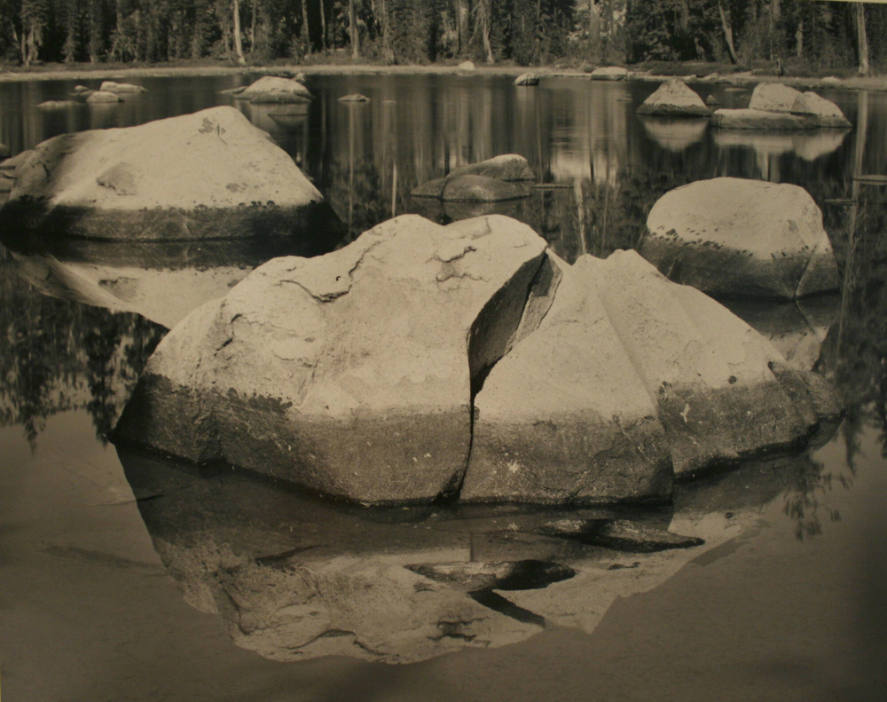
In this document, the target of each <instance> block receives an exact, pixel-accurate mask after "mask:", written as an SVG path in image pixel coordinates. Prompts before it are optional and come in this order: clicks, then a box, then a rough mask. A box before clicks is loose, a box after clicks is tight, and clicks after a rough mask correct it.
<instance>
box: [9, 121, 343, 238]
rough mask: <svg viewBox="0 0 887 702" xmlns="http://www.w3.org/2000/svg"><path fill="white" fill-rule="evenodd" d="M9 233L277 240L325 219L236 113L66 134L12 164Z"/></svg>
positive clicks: (291, 167)
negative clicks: (14, 167) (253, 237)
mask: <svg viewBox="0 0 887 702" xmlns="http://www.w3.org/2000/svg"><path fill="white" fill-rule="evenodd" d="M15 173H16V183H15V186H14V188H13V190H12V192H11V193H10V198H9V201H8V202H7V203H6V205H5V206H4V207H3V209H2V211H0V217H2V218H3V219H4V221H5V222H7V223H8V226H9V230H10V231H22V232H25V231H30V232H37V233H45V234H47V235H51V236H56V237H58V236H59V232H64V233H65V235H69V236H82V237H91V238H100V239H144V240H170V239H202V238H226V237H234V238H240V237H251V236H258V235H261V236H266V237H270V236H282V235H292V234H295V233H298V232H299V231H300V230H301V229H304V228H305V227H307V226H315V225H317V224H319V223H320V222H321V221H322V220H327V219H328V218H329V217H330V213H329V211H328V208H325V207H324V206H322V205H321V200H322V196H321V194H320V193H319V192H318V191H317V189H316V188H315V187H314V186H313V185H312V184H311V183H310V182H309V181H308V179H307V178H306V177H305V176H304V175H303V174H302V172H301V171H300V170H299V168H298V167H297V166H296V165H295V163H293V160H292V158H290V156H289V155H288V154H287V153H286V152H285V151H283V150H282V149H280V148H279V147H277V146H276V145H274V144H273V143H272V142H271V141H270V139H269V138H268V136H267V134H266V133H264V132H262V131H261V130H259V129H256V128H255V127H254V126H253V125H252V124H250V122H249V121H248V120H247V119H246V117H244V116H243V115H242V114H241V113H240V112H239V111H238V110H236V109H234V108H232V107H214V108H210V109H208V110H203V111H201V112H196V113H194V114H190V115H183V116H180V117H172V118H169V119H163V120H158V121H155V122H149V123H147V124H143V125H140V126H137V127H128V128H123V129H104V130H91V131H85V132H79V133H74V134H65V135H61V136H58V137H54V138H52V139H49V140H47V141H45V142H43V143H41V144H39V145H38V146H37V147H36V148H35V149H34V151H33V153H31V154H29V156H28V158H27V159H25V160H24V161H23V162H21V163H19V164H18V166H17V168H16V171H15Z"/></svg>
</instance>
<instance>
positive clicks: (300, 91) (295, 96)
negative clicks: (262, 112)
mask: <svg viewBox="0 0 887 702" xmlns="http://www.w3.org/2000/svg"><path fill="white" fill-rule="evenodd" d="M311 97H312V96H311V91H310V90H308V88H306V87H305V86H304V85H302V84H301V83H300V82H299V81H297V80H293V79H292V78H282V77H280V76H263V77H262V78H259V80H257V81H256V82H255V83H253V84H251V85H249V86H247V87H246V88H244V89H243V90H241V91H239V92H238V93H237V98H238V99H243V100H249V101H250V102H254V103H269V102H273V103H285V102H307V101H308V100H311Z"/></svg>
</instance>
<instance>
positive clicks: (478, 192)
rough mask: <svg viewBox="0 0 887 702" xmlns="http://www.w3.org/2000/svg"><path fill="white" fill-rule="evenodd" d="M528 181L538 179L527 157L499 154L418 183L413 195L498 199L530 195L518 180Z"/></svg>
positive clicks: (442, 198)
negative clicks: (442, 176)
mask: <svg viewBox="0 0 887 702" xmlns="http://www.w3.org/2000/svg"><path fill="white" fill-rule="evenodd" d="M529 180H535V175H534V174H533V169H532V168H530V164H529V163H528V162H527V159H526V158H524V157H523V156H521V155H520V154H500V155H498V156H494V157H493V158H488V159H486V160H484V161H479V162H478V163H471V164H468V165H466V166H460V167H459V168H455V169H453V170H452V171H451V172H450V173H449V174H448V175H447V176H446V177H444V178H437V179H435V180H431V181H428V182H427V183H423V184H422V185H419V186H417V187H416V188H414V189H413V191H412V192H411V193H410V194H411V195H412V196H413V197H434V198H438V199H440V200H443V201H447V202H449V201H452V202H498V201H502V200H514V199H519V198H524V197H527V196H528V195H529V190H528V189H527V188H525V187H522V186H520V185H517V184H516V183H517V182H520V181H529Z"/></svg>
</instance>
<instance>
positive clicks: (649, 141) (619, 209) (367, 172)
mask: <svg viewBox="0 0 887 702" xmlns="http://www.w3.org/2000/svg"><path fill="white" fill-rule="evenodd" d="M140 82H141V83H142V84H143V85H144V86H145V87H146V88H148V93H147V94H145V95H143V96H138V97H135V98H132V99H129V100H127V101H126V102H125V103H122V104H119V105H112V106H106V105H99V106H85V105H76V106H71V107H70V108H67V109H64V110H61V111H52V112H45V111H41V110H39V109H38V108H37V107H36V106H37V105H38V104H39V103H40V102H42V101H44V100H53V99H64V98H66V97H67V95H68V93H69V92H70V91H71V89H72V88H73V87H74V84H75V83H74V81H34V82H28V83H6V84H3V83H0V141H2V142H4V143H6V144H8V145H10V147H11V148H12V150H13V153H17V152H19V151H21V150H23V149H26V148H30V147H32V146H34V145H35V144H37V143H39V142H40V141H42V140H43V139H46V138H48V137H50V136H53V135H55V134H59V133H63V132H67V131H75V130H82V129H88V128H96V127H110V126H127V125H133V124H139V123H142V122H145V121H148V120H151V119H156V118H161V117H166V116H171V115H176V114H182V113H187V112H192V111H195V110H198V109H201V108H204V107H209V106H212V105H217V104H235V103H233V102H232V101H231V100H230V99H229V98H226V97H225V96H223V95H221V94H220V91H221V90H223V89H225V88H230V87H233V86H236V85H239V84H242V83H245V82H248V79H247V78H246V77H220V78H201V79H182V78H177V79H159V78H157V79H144V80H142V81H140ZM309 85H310V87H311V89H312V91H313V92H314V93H315V95H316V99H315V100H314V101H313V102H312V103H311V104H310V105H308V106H305V107H304V108H303V109H302V110H294V111H292V112H291V114H289V115H288V116H287V117H286V119H281V118H279V117H278V118H277V119H275V118H274V117H272V116H271V115H270V114H269V109H267V108H264V107H257V106H252V105H246V104H238V106H239V107H240V109H242V110H243V111H244V112H245V114H246V115H247V116H248V117H249V118H250V119H251V120H252V121H253V123H255V124H256V125H258V126H260V127H262V128H263V129H265V130H267V131H268V132H269V133H270V134H271V135H272V136H273V138H274V139H275V140H276V141H277V142H278V143H279V144H280V145H281V146H282V147H283V148H285V149H286V150H287V151H288V152H289V153H290V154H291V155H292V156H293V158H294V159H295V160H296V161H297V163H299V165H300V166H301V167H302V169H303V170H304V171H305V172H306V173H307V174H308V175H309V177H310V178H311V179H312V180H313V181H314V182H315V184H316V185H317V186H318V188H319V189H320V190H321V192H323V194H324V195H325V196H326V197H327V199H328V200H329V201H330V203H331V204H332V206H333V208H334V209H335V210H336V212H337V214H338V215H339V217H340V218H341V219H342V220H343V222H345V223H346V224H347V225H348V226H347V231H348V234H347V235H346V236H345V238H346V239H348V238H352V237H354V236H356V235H358V234H359V233H360V232H362V231H364V230H365V229H367V228H368V227H370V226H372V225H373V224H375V223H377V222H379V221H381V220H383V219H386V218H388V217H390V216H391V215H392V214H400V213H403V212H420V213H422V214H425V215H426V216H429V217H432V218H434V219H436V220H438V221H441V222H445V221H449V220H451V219H457V218H461V217H464V216H469V215H471V214H479V213H482V212H483V211H486V210H482V209H480V210H469V209H459V208H447V209H444V208H442V207H437V209H429V208H428V206H427V204H426V203H423V202H421V201H413V200H411V199H410V197H409V192H410V190H411V189H412V188H413V187H415V186H416V185H417V184H419V183H422V182H425V181H426V180H429V179H431V178H436V177H440V176H442V175H444V174H445V173H446V172H448V171H449V170H450V169H452V168H454V167H456V166H459V165H462V164H465V163H470V162H473V161H477V160H480V159H483V158H488V157H490V156H494V155H496V154H499V153H506V152H518V153H521V154H523V155H525V156H526V157H527V158H528V159H529V161H530V163H531V164H532V165H533V167H534V169H535V170H536V173H537V174H538V176H539V178H538V180H539V182H538V183H537V187H535V188H534V189H533V192H532V195H531V197H530V198H528V199H527V200H525V201H521V202H519V203H517V204H514V203H511V204H506V205H504V206H502V207H500V208H499V209H496V210H495V211H499V212H503V213H506V214H511V215H513V216H515V217H518V218H520V219H522V220H524V221H526V222H528V223H529V224H531V225H532V226H533V227H534V228H535V229H536V230H537V231H538V232H540V233H541V234H542V235H543V236H545V238H546V239H548V240H549V242H550V243H551V245H552V247H553V248H554V249H555V250H556V251H557V252H558V253H560V254H561V255H563V256H564V257H566V258H568V259H570V260H572V259H575V257H576V256H577V255H579V254H582V253H592V254H595V255H606V254H608V253H609V252H610V251H612V250H614V249H616V248H631V247H633V246H634V245H635V244H636V243H637V241H638V236H639V234H640V232H641V231H642V229H643V225H644V220H645V217H646V213H647V212H648V211H649V209H650V207H651V206H652V204H653V203H654V202H655V201H656V199H657V198H658V197H659V196H660V195H662V194H663V193H664V192H666V191H667V190H669V189H671V188H673V187H675V186H677V185H680V184H683V183H686V182H689V181H693V180H697V179H701V178H708V177H713V176H716V175H730V176H742V177H753V178H763V179H767V180H772V181H781V182H792V183H796V184H799V185H802V186H803V187H805V188H806V189H807V190H808V191H809V192H810V193H811V194H812V195H813V197H814V199H815V200H816V201H817V203H818V204H819V205H820V207H821V208H822V209H823V213H824V217H825V223H826V229H827V230H828V232H829V235H830V236H831V238H832V242H833V245H834V248H835V251H836V255H837V257H838V263H839V266H841V268H842V270H844V271H845V281H844V285H843V288H842V291H841V293H840V295H839V296H834V297H825V298H818V299H816V300H810V301H806V302H805V303H803V304H801V305H794V304H779V305H776V304H760V303H759V304H748V303H742V302H738V301H728V304H729V305H730V306H731V307H732V308H733V309H734V311H736V312H737V313H738V314H740V315H741V316H743V317H744V318H745V319H746V320H747V321H748V322H749V323H750V324H752V325H753V326H755V327H756V328H757V329H759V331H761V332H762V333H764V334H765V335H767V336H768V337H770V338H771V340H772V341H773V342H774V344H776V345H777V347H778V348H779V349H780V350H781V351H782V352H783V353H784V354H785V355H786V357H787V358H789V359H790V360H791V361H792V362H793V363H796V364H797V365H802V366H805V367H808V368H812V367H815V368H817V369H818V370H820V371H821V372H823V373H825V374H827V375H828V376H829V377H830V378H831V379H833V380H834V382H835V384H836V386H837V388H838V390H839V393H840V395H841V398H842V400H843V403H844V406H845V418H844V420H843V422H842V424H841V425H840V426H839V427H837V428H836V429H835V431H834V433H833V434H828V435H827V436H824V437H823V440H822V442H821V445H819V446H818V447H817V448H816V449H814V450H812V451H810V452H808V453H806V454H804V455H801V456H789V457H776V458H774V459H772V460H769V461H761V462H756V463H753V464H749V465H746V466H743V467H741V468H740V469H738V470H734V471H731V472H727V473H722V474H718V475H714V476H711V477H709V478H707V479H705V480H702V481H700V482H698V483H695V484H692V485H684V486H681V488H680V490H679V491H678V493H677V494H676V496H675V500H674V504H673V505H671V506H669V507H668V508H658V509H655V510H645V511H641V512H630V513H625V512H619V513H616V512H612V511H606V510H598V511H596V512H589V513H587V514H583V515H582V516H585V517H596V518H602V519H603V518H613V517H623V518H624V517H627V518H630V519H632V520H634V521H635V522H641V523H644V524H646V525H648V526H651V527H660V528H664V527H666V526H669V525H670V527H671V529H672V530H673V531H676V532H679V533H693V534H696V535H699V536H702V537H703V538H704V539H705V541H706V543H705V544H704V545H703V546H700V547H696V548H691V549H686V550H680V551H664V552H661V553H652V554H651V553H631V552H625V551H621V550H613V549H611V548H606V547H603V546H601V545H600V544H585V543H575V542H571V543H563V542H562V541H561V540H553V539H546V538H542V537H539V536H538V535H537V531H538V530H537V528H536V527H538V524H539V521H540V520H547V519H551V518H552V517H557V516H564V515H563V514H560V515H558V514H554V515H553V514H550V513H549V514H544V513H543V514H539V513H532V512H527V511H523V510H508V509H488V510H484V509H473V510H454V509H447V508H435V509H427V510H415V509H414V510H387V511H381V512H373V513H370V514H367V513H365V512H361V511H359V510H358V511H355V510H353V509H350V508H346V507H343V506H334V505H330V504H326V503H324V502H323V501H319V500H316V499H313V498H311V497H309V496H305V495H303V494H300V493H298V492H296V491H293V490H289V489H286V488H284V487H282V486H279V485H274V484H269V483H267V482H262V481H256V480H254V479H252V478H250V477H249V476H245V475H242V474H240V473H238V472H232V473H230V474H228V473H222V474H212V475H196V474H195V471H194V470H192V469H189V468H188V467H187V466H182V465H178V464H176V463H174V462H171V461H164V460H161V459H158V458H156V457H151V456H146V455H140V454H137V453H131V452H127V451H123V450H120V451H118V450H116V449H115V448H114V447H113V446H112V445H111V444H109V443H108V441H107V438H106V437H107V434H108V432H109V431H110V429H111V427H112V426H113V424H114V422H115V421H116V418H117V416H118V415H119V413H120V411H121V409H122V407H123V405H124V404H125V402H126V399H127V396H128V393H129V392H130V390H131V388H132V387H133V385H134V383H135V381H136V379H137V377H138V373H139V371H140V369H141V367H142V366H143V364H144V362H145V360H146V358H147V356H148V355H149V354H150V352H151V350H152V349H153V347H154V345H155V344H156V343H157V341H158V340H159V339H160V338H161V337H162V335H163V333H164V332H165V329H166V328H168V327H169V326H171V325H172V324H174V323H175V322H176V321H177V320H178V319H181V317H182V316H184V315H185V314H187V312H188V311H189V310H190V309H193V308H194V307H196V306H197V305H199V304H200V303H201V302H203V301H205V300H207V299H210V298H212V297H215V296H217V295H220V294H224V292H225V291H226V290H227V289H229V287H230V286H231V285H233V284H234V283H236V282H237V281H238V280H240V279H241V278H242V277H243V276H244V275H246V273H247V272H248V271H249V270H250V269H251V268H252V267H254V266H255V265H257V264H258V263H260V262H261V261H263V260H265V259H267V258H268V257H270V256H272V255H277V254H282V253H288V252H297V253H316V252H318V251H320V250H324V249H330V248H333V247H335V246H337V245H339V244H340V243H341V240H340V239H338V238H333V237H332V236H331V237H330V238H329V239H328V240H323V239H321V241H320V242H319V243H318V242H313V243H312V247H314V248H312V250H311V251H307V250H305V249H304V246H303V247H302V248H301V249H300V245H298V244H296V245H294V246H293V247H292V248H291V249H288V250H287V249H281V248H280V247H278V248H276V249H274V250H268V249H263V248H262V247H244V246H234V245H226V244H222V245H216V244H211V243H202V244H180V245H177V246H147V245H146V246H139V247H134V246H120V245H104V244H94V243H88V242H67V243H65V244H64V245H56V246H52V247H49V248H48V249H43V248H41V247H36V246H28V245H23V243H22V242H21V241H20V240H17V239H16V237H15V234H16V233H15V232H0V234H2V236H3V237H4V241H5V242H6V245H5V246H4V247H3V248H0V323H2V335H0V339H2V346H0V684H2V689H3V691H4V692H5V693H6V697H7V698H8V699H10V700H87V699H89V700H93V699H108V700H123V699H126V700H157V699H169V700H180V699H181V700H327V699H329V700H351V699H355V700H358V699H359V700H499V699H512V700H575V699H583V700H585V699H589V700H660V699H661V700H671V699H682V700H715V699H717V700H733V699H735V700H740V699H741V700H750V699H751V700H771V699H772V700H878V699H884V698H885V693H887V676H885V672H884V666H883V661H884V660H887V644H885V634H884V632H885V631H887V609H885V606H887V586H885V583H887V545H885V544H887V541H885V539H884V534H885V532H887V517H885V510H884V508H883V506H884V504H885V500H887V471H885V468H887V460H885V455H887V453H885V445H887V411H885V399H887V287H885V282H887V237H885V234H887V199H885V193H884V192H883V188H878V187H875V186H857V187H856V188H854V186H853V181H852V175H853V174H854V173H880V174H884V173H887V94H885V93H871V94H867V93H854V92H849V91H841V90H834V91H833V92H826V93H825V94H826V96H827V97H829V98H831V99H833V100H835V101H836V102H837V103H838V104H839V105H840V106H841V108H842V109H843V110H844V112H845V114H847V116H848V118H849V119H850V120H851V122H853V123H854V125H856V127H855V128H854V129H853V130H849V131H847V132H825V133H810V134H803V135H794V136H791V135H774V134H726V133H718V132H714V131H713V130H711V129H709V128H708V126H707V123H706V122H686V123H681V124H678V125H675V124H669V123H666V122H662V121H657V120H650V119H646V120H642V119H640V118H638V117H636V116H635V115H634V112H635V109H636V107H637V105H638V104H639V103H640V102H641V101H642V100H643V99H644V98H645V97H646V95H647V94H649V93H650V92H651V91H652V90H653V88H654V86H653V85H645V84H635V83H616V84H607V83H591V82H588V81H585V80H580V79H552V80H549V81H546V82H544V83H543V85H542V86H540V87H538V88H515V87H514V86H512V84H511V81H510V80H509V79H506V78H485V77H457V76H448V77H428V76H422V77H406V76H397V77H378V76H377V77H323V78H320V77H315V78H311V79H310V80H309ZM699 91H700V93H701V94H702V95H703V97H704V96H706V95H707V94H708V93H709V92H713V93H714V94H715V96H716V97H717V99H718V100H719V101H720V103H721V104H722V105H724V106H729V107H733V106H744V105H745V104H746V103H747V100H748V95H749V91H748V90H742V89H734V88H727V87H725V86H699ZM352 92H361V93H363V94H365V95H367V96H369V97H370V98H371V101H370V102H369V103H366V104H349V105H345V104H342V103H339V102H338V101H337V98H338V97H339V96H341V95H344V94H347V93H352ZM854 203H855V204H854ZM490 211H493V210H490ZM10 237H11V238H10ZM440 562H450V563H463V564H464V563H472V564H477V568H478V569H479V570H476V571H473V572H472V573H471V574H469V575H465V574H464V573H463V576H462V579H461V580H459V579H458V578H457V579H455V580H450V581H447V582H440V583H438V584H437V585H435V586H433V587H431V588H430V589H428V588H427V587H426V586H424V585H423V587H421V588H417V587H416V583H417V582H419V579H418V576H416V577H415V578H414V577H413V575H414V574H415V573H414V571H415V570H416V569H417V568H418V569H421V566H422V564H426V565H427V564H428V563H440ZM503 563H505V564H509V563H512V564H514V563H517V564H520V567H519V568H518V570H517V571H516V573H515V572H511V571H509V573H511V574H510V575H509V574H508V573H505V574H503V572H504V571H502V570H501V564H503ZM497 564H500V565H497ZM558 564H569V567H570V569H572V570H573V571H575V572H574V573H573V574H572V577H566V576H567V574H568V573H567V569H564V568H561V569H560V570H558ZM404 566H411V567H412V568H413V570H409V569H408V568H404ZM506 567H507V566H506ZM484 568H486V570H484ZM497 568H499V570H497ZM405 573H407V574H408V575H404V574H405ZM444 580H446V579H444ZM457 580H458V582H456V581H457ZM422 582H423V583H427V581H426V580H422ZM546 584H547V587H545V585H546ZM306 593H307V594H306ZM443 653H447V654H448V655H440V654H443ZM327 654H337V655H332V656H331V655H327ZM343 654H344V655H343ZM392 663H400V664H401V665H391V664H392Z"/></svg>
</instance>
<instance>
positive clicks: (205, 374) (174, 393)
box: [117, 215, 545, 503]
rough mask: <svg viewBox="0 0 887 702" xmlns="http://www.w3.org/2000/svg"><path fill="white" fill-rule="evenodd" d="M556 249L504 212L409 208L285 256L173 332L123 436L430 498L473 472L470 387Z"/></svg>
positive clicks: (320, 482)
mask: <svg viewBox="0 0 887 702" xmlns="http://www.w3.org/2000/svg"><path fill="white" fill-rule="evenodd" d="M544 250H545V241H544V240H543V239H541V238H540V237H539V236H537V235H536V234H535V233H534V232H533V231H532V230H531V229H530V228H529V227H527V226H525V225H523V224H520V223H518V222H516V221H514V220H510V219H508V218H505V217H499V216H490V217H485V218H479V219H475V220H466V221H462V222H457V223H454V224H451V225H449V226H447V227H442V226H439V225H436V224H433V223H431V222H429V221H427V220H425V219H423V218H421V217H417V216H413V215H405V216H401V217H397V218H395V219H393V220H389V221H387V222H384V223H382V224H380V225H378V226H377V227H375V228H373V229H371V230H370V231H368V232H366V233H364V234H363V235H362V236H361V237H360V238H358V239H357V240H356V241H354V242H352V243H351V244H350V245H349V246H347V247H345V248H343V249H339V250H338V251H335V252H333V253H330V254H327V255H325V256H322V257H317V258H312V259H305V258H296V257H284V258H277V259H273V260H271V261H269V262H268V263H266V264H264V265H263V266H260V267H259V268H258V269H256V270H255V271H254V272H253V273H252V274H250V275H249V276H247V278H245V279H244V280H243V281H242V282H241V283H240V284H238V285H237V286H236V287H234V288H233V289H232V290H231V292H230V293H229V294H228V295H227V296H226V297H225V298H223V299H222V300H219V301H215V302H212V303H208V304H206V305H204V306H203V307H200V308H198V309H197V310H195V311H194V312H193V313H191V314H190V315H189V316H188V317H186V318H185V319H184V320H183V321H182V322H181V323H180V324H179V325H177V326H176V327H175V328H174V329H173V330H172V331H171V332H170V334H169V335H168V336H167V337H166V338H165V339H164V340H163V342H162V343H161V344H160V345H159V346H158V347H157V350H156V351H155V353H154V355H153V356H152V357H151V359H150V361H149V364H148V366H147V368H146V371H145V374H144V376H143V377H142V379H141V381H140V383H139V386H138V388H137V390H136V392H135V394H134V397H133V399H132V401H131V402H130V405H129V406H128V407H127V410H126V412H125V414H124V416H123V417H122V419H121V422H120V424H119V426H118V430H117V431H118V436H119V437H121V438H123V439H129V440H134V441H137V442H139V443H143V444H148V445H150V446H153V447H154V448H157V449H160V450H162V451H166V452H168V453H171V454H174V455H178V456H182V457H185V458H188V459H190V460H194V461H213V460H220V459H221V460H225V461H228V462H231V463H234V464H237V465H241V466H245V467H247V468H251V469H254V470H257V471H260V472H263V473H267V474H270V475H273V476H278V477H281V478H285V479H287V480H290V481H293V482H296V483H300V484H302V485H305V486H308V487H310V488H312V489H315V490H319V491H322V492H324V493H327V494H332V495H339V496H343V497H347V498H350V499H353V500H357V501H361V502H367V503H386V502H405V501H422V500H425V501H427V500H432V499H434V498H435V497H437V496H439V495H441V494H445V493H447V492H450V491H452V490H454V489H455V488H457V487H458V485H459V483H460V482H461V479H462V476H463V475H464V472H465V468H466V465H467V461H468V452H469V447H470V444H471V397H472V390H473V389H474V388H475V387H476V386H478V384H479V382H480V379H481V378H482V376H483V373H485V372H486V370H487V369H488V368H489V367H491V366H492V365H493V364H494V363H495V362H496V361H497V360H498V359H499V358H500V357H501V355H502V354H503V353H504V352H505V350H506V349H507V348H508V346H509V344H510V343H511V339H512V336H513V334H514V332H515V329H516V327H517V324H518V322H519V321H520V318H521V315H522V311H523V305H524V301H525V300H526V297H527V293H528V289H529V286H530V283H531V281H532V280H533V278H534V276H535V275H536V272H537V271H538V269H539V267H540V265H541V263H542V261H543V254H544Z"/></svg>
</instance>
